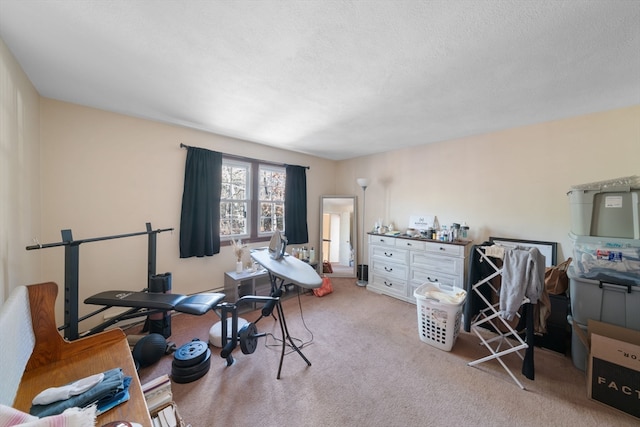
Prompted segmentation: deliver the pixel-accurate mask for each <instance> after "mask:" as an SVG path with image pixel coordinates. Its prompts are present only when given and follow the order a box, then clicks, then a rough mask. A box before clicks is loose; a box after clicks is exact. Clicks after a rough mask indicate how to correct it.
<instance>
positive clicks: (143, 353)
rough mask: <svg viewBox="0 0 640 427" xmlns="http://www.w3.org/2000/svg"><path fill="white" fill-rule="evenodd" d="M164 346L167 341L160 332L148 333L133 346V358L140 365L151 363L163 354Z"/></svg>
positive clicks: (165, 346)
mask: <svg viewBox="0 0 640 427" xmlns="http://www.w3.org/2000/svg"><path fill="white" fill-rule="evenodd" d="M166 348H167V342H166V340H165V338H164V337H163V336H162V335H161V334H149V335H147V336H144V337H142V338H140V340H139V341H138V342H137V343H136V345H135V346H134V347H133V358H134V359H135V360H136V361H137V362H138V363H139V364H140V366H141V367H145V366H149V365H153V364H154V363H156V362H157V361H158V360H160V359H161V358H162V356H164V352H165V349H166Z"/></svg>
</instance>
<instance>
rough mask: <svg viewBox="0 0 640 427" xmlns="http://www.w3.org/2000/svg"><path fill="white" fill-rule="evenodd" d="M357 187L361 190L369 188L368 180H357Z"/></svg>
mask: <svg viewBox="0 0 640 427" xmlns="http://www.w3.org/2000/svg"><path fill="white" fill-rule="evenodd" d="M357 181H358V185H359V186H360V187H362V188H367V187H368V186H369V178H358V180H357Z"/></svg>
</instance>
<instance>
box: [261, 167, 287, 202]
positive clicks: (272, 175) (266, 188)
mask: <svg viewBox="0 0 640 427" xmlns="http://www.w3.org/2000/svg"><path fill="white" fill-rule="evenodd" d="M285 178H286V173H285V171H284V169H282V168H267V167H262V166H261V167H260V193H259V198H260V200H263V201H264V200H279V201H284V185H285Z"/></svg>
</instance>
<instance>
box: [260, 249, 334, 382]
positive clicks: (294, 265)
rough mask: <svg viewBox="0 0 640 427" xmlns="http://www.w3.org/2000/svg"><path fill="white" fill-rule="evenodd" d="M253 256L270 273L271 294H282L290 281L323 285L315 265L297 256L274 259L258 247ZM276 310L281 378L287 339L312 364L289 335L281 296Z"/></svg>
mask: <svg viewBox="0 0 640 427" xmlns="http://www.w3.org/2000/svg"><path fill="white" fill-rule="evenodd" d="M251 258H252V259H253V260H254V261H255V262H257V263H258V264H260V265H261V266H262V267H263V268H264V269H265V270H267V272H268V273H269V280H270V281H271V295H272V296H274V297H275V296H279V295H281V294H282V287H283V286H284V285H285V284H289V283H293V284H294V285H297V286H300V287H301V288H304V289H314V288H319V287H320V286H322V278H321V277H320V276H319V275H318V273H317V272H316V271H315V270H314V269H313V267H311V266H310V265H309V264H308V263H306V262H304V261H302V260H300V259H298V258H296V257H293V256H290V255H285V256H283V257H281V258H279V259H274V258H272V257H271V254H270V253H269V250H268V249H256V250H253V251H251ZM276 310H277V312H278V318H279V320H280V329H281V330H282V353H281V355H280V366H279V367H278V376H277V378H278V379H280V372H281V371H282V361H283V359H284V355H285V350H286V347H287V341H288V342H289V344H288V345H289V346H290V347H291V348H293V349H294V350H295V351H296V353H298V354H299V355H300V357H302V359H303V360H304V361H305V362H306V363H307V365H308V366H311V362H310V361H309V359H307V358H306V356H305V355H304V354H303V353H302V351H301V350H300V348H298V346H297V345H296V344H295V343H294V341H293V339H292V338H291V336H290V335H289V329H288V328H287V322H286V320H285V317H284V310H283V309H282V303H281V301H280V298H278V300H277V302H276Z"/></svg>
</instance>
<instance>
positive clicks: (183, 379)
mask: <svg viewBox="0 0 640 427" xmlns="http://www.w3.org/2000/svg"><path fill="white" fill-rule="evenodd" d="M206 354H207V357H206V358H205V359H204V360H203V361H202V363H201V364H200V366H201V367H200V369H199V370H198V371H196V372H192V373H191V374H188V375H176V373H174V372H173V371H172V373H171V379H172V380H173V382H175V383H178V384H185V383H190V382H192V381H195V380H197V379H200V378H202V377H203V376H204V375H205V374H206V373H207V372H209V368H210V367H211V351H207V352H206Z"/></svg>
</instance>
